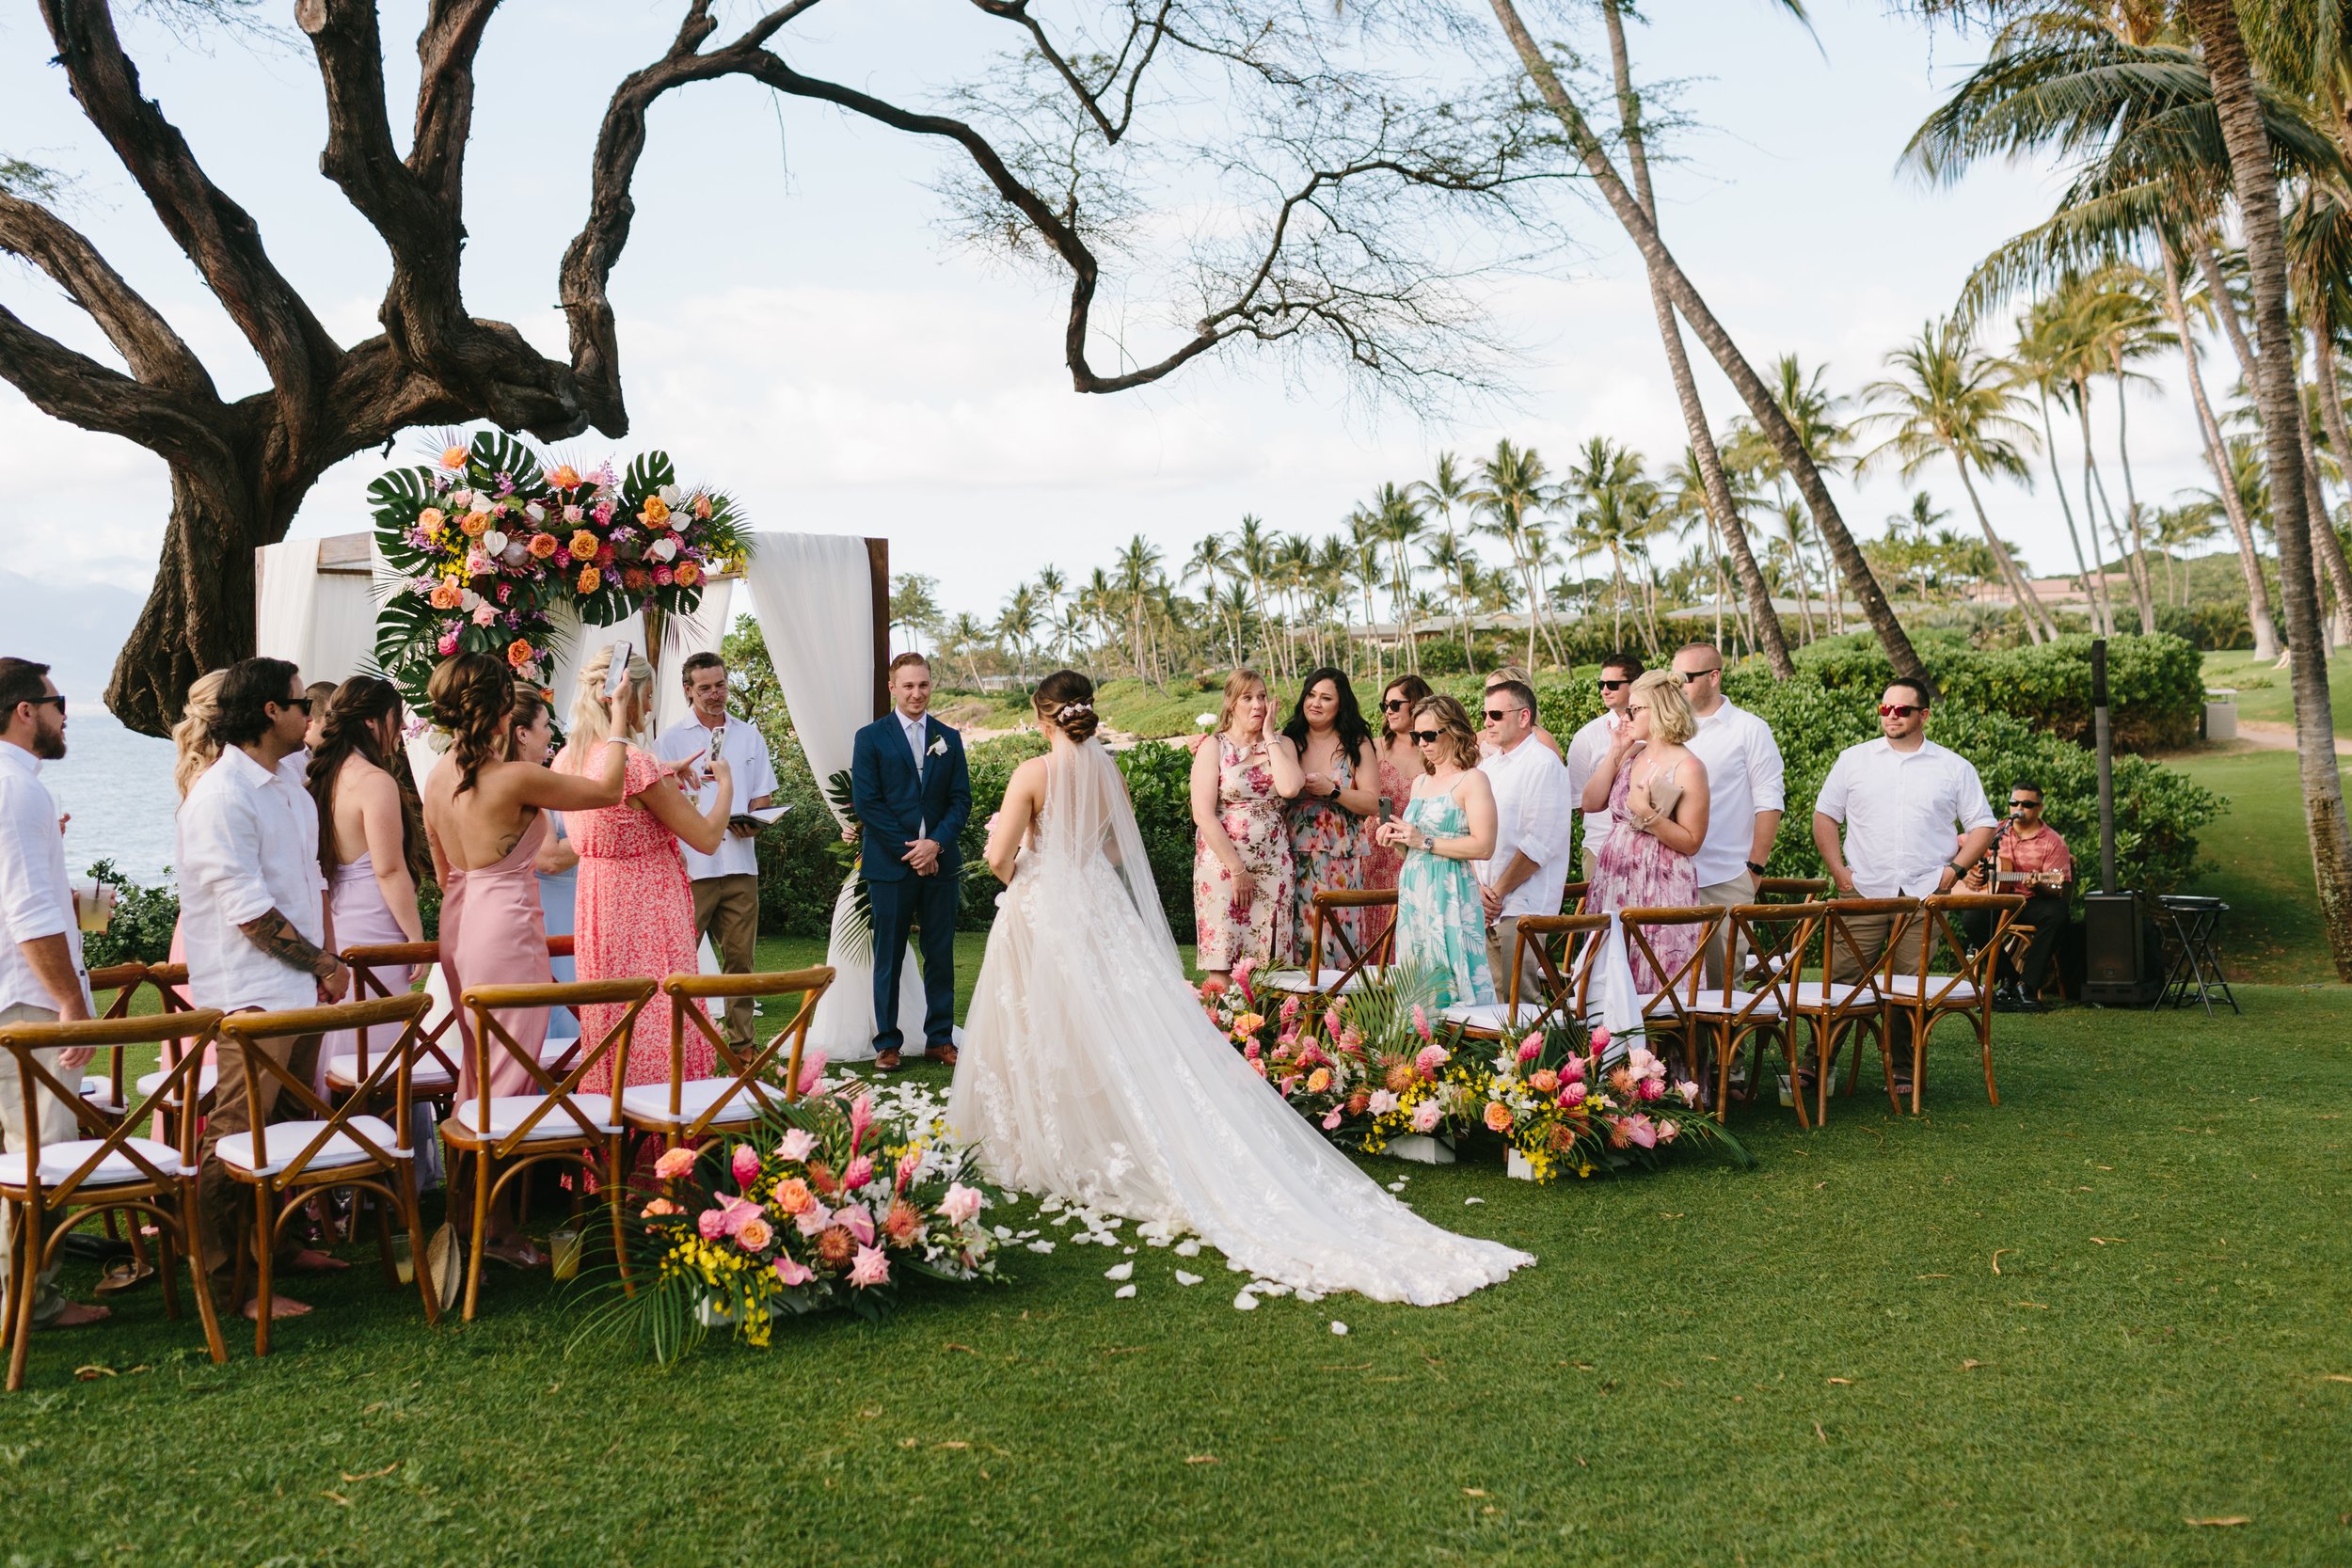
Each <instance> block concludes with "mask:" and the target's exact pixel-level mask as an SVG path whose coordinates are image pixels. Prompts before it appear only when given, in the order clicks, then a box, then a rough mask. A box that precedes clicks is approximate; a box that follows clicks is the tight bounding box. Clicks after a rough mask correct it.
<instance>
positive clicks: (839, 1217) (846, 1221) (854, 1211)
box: [833, 1203, 874, 1246]
mask: <svg viewBox="0 0 2352 1568" xmlns="http://www.w3.org/2000/svg"><path fill="white" fill-rule="evenodd" d="M833 1220H834V1224H835V1225H837V1226H839V1227H841V1228H842V1229H844V1230H847V1231H848V1232H849V1233H850V1235H852V1236H855V1237H856V1238H857V1239H858V1241H859V1243H861V1244H864V1245H866V1246H871V1245H872V1244H873V1242H874V1216H873V1215H872V1214H870V1213H868V1212H866V1205H864V1204H863V1203H852V1204H850V1205H849V1206H847V1207H846V1208H841V1209H836V1210H834V1212H833Z"/></svg>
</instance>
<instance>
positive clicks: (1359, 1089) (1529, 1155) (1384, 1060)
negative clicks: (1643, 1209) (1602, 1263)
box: [1200, 963, 1755, 1181]
mask: <svg viewBox="0 0 2352 1568" xmlns="http://www.w3.org/2000/svg"><path fill="white" fill-rule="evenodd" d="M1436 993H1437V987H1436V983H1435V979H1434V977H1433V976H1431V975H1428V974H1421V973H1417V972H1414V971H1411V970H1407V969H1403V968H1399V969H1394V970H1391V971H1390V973H1389V974H1388V975H1387V976H1386V977H1385V978H1383V979H1381V980H1378V981H1375V982H1371V983H1368V984H1365V985H1362V986H1360V987H1359V989H1358V990H1355V991H1354V992H1353V993H1351V994H1350V995H1348V996H1347V997H1345V998H1343V999H1341V1000H1339V1001H1336V1002H1329V1003H1327V1004H1326V1005H1325V1006H1324V1007H1323V1009H1322V1011H1321V1012H1320V1013H1316V1012H1314V1011H1313V1010H1311V1007H1310V1006H1309V1003H1308V1001H1307V999H1305V998H1303V997H1300V996H1298V995H1296V994H1283V995H1279V996H1277V995H1275V994H1272V993H1262V992H1260V991H1259V990H1257V989H1256V988H1255V986H1254V985H1252V983H1251V980H1250V970H1249V966H1248V964H1246V963H1245V964H1242V965H1240V966H1237V967H1236V968H1235V970H1234V972H1233V979H1232V984H1230V985H1228V986H1223V987H1219V986H1215V985H1208V984H1204V985H1203V986H1202V987H1201V988H1200V1002H1201V1006H1202V1008H1203V1010H1205V1011H1206V1012H1207V1014H1208V1016H1209V1019H1210V1021H1211V1022H1213V1023H1215V1024H1216V1027H1217V1029H1218V1031H1219V1032H1220V1033H1222V1034H1223V1035H1224V1036H1225V1037H1227V1038H1228V1039H1230V1040H1232V1042H1233V1045H1234V1048H1235V1049H1236V1050H1238V1051H1239V1052H1240V1053H1241V1054H1242V1058H1243V1059H1244V1060H1245V1061H1247V1062H1248V1064H1249V1067H1250V1069H1251V1070H1252V1071H1254V1072H1256V1073H1257V1074H1258V1076H1260V1077H1261V1078H1263V1079H1264V1080H1265V1081H1266V1083H1267V1085H1269V1086H1271V1087H1272V1088H1273V1089H1274V1091H1275V1092H1276V1093H1277V1094H1279V1095H1280V1096H1281V1097H1282V1098H1283V1099H1284V1100H1285V1101H1288V1102H1289V1103H1290V1104H1291V1106H1292V1107H1293V1108H1294V1109H1295V1110H1296V1111H1297V1112H1298V1113H1299V1114H1300V1115H1301V1116H1304V1117H1307V1118H1308V1119H1309V1120H1311V1121H1312V1122H1314V1123H1315V1125H1316V1126H1317V1127H1319V1128H1321V1129H1322V1130H1323V1132H1324V1134H1325V1135H1326V1136H1327V1137H1328V1138H1330V1139H1331V1141H1332V1142H1334V1143H1336V1144H1338V1145H1340V1146H1341V1147H1342V1148H1352V1149H1356V1150H1358V1151H1359V1152H1362V1153H1367V1154H1377V1153H1381V1152H1384V1151H1386V1150H1387V1149H1388V1148H1390V1146H1391V1144H1392V1143H1393V1142H1394V1141H1395V1140H1397V1139H1399V1138H1402V1137H1406V1136H1408V1135H1412V1134H1420V1135H1422V1136H1427V1137H1436V1138H1442V1139H1445V1140H1447V1141H1449V1142H1452V1141H1454V1140H1457V1139H1460V1138H1462V1137H1464V1136H1465V1135H1468V1134H1470V1133H1473V1132H1478V1131H1482V1130H1483V1131H1484V1132H1488V1133H1492V1134H1494V1135H1496V1136H1498V1137H1500V1138H1502V1140H1503V1141H1504V1143H1505V1144H1506V1145H1507V1146H1508V1147H1509V1148H1510V1149H1511V1151H1512V1153H1513V1154H1514V1155H1515V1156H1516V1157H1517V1164H1515V1169H1516V1170H1518V1172H1519V1173H1520V1174H1524V1175H1526V1176H1527V1177H1528V1178H1529V1179H1531V1180H1535V1181H1549V1180H1552V1179H1553V1178H1554V1177H1555V1176H1557V1175H1559V1174H1560V1173H1561V1172H1562V1171H1572V1172H1574V1173H1575V1174H1576V1175H1578V1176H1580V1177H1585V1176H1593V1175H1596V1174H1598V1173H1600V1172H1603V1171H1611V1170H1617V1169H1622V1168H1626V1167H1629V1166H1636V1165H1655V1164H1661V1163H1662V1162H1663V1161H1664V1160H1665V1159H1667V1158H1669V1157H1671V1156H1673V1155H1674V1154H1676V1153H1677V1152H1679V1151H1684V1150H1710V1151H1720V1152H1723V1153H1724V1154H1726V1155H1728V1156H1730V1157H1731V1158H1732V1159H1734V1160H1736V1161H1738V1162H1739V1163H1740V1164H1748V1165H1752V1164H1755V1161H1754V1159H1753V1158H1752V1157H1751V1156H1750V1155H1749V1154H1748V1152H1747V1150H1746V1149H1744V1148H1741V1147H1740V1144H1739V1142H1738V1140H1736V1139H1734V1138H1733V1137H1732V1136H1731V1135H1730V1134H1729V1133H1727V1132H1724V1129H1723V1128H1722V1127H1721V1126H1720V1125H1718V1124H1717V1123H1715V1122H1714V1121H1712V1120H1709V1119H1708V1117H1706V1116H1705V1115H1704V1114H1703V1113H1702V1112H1700V1111H1699V1109H1698V1107H1697V1100H1698V1087H1697V1085H1694V1084H1688V1083H1684V1084H1672V1085H1670V1084H1668V1083H1667V1082H1666V1069H1665V1065H1664V1063H1662V1062H1661V1061H1660V1060H1659V1058H1658V1057H1657V1056H1656V1055H1654V1054H1652V1053H1650V1052H1649V1051H1648V1050H1646V1049H1645V1048H1644V1047H1643V1046H1642V1045H1641V1044H1640V1043H1639V1042H1638V1041H1614V1042H1613V1040H1612V1038H1611V1037H1610V1034H1609V1032H1608V1030H1606V1029H1603V1028H1599V1027H1597V1026H1594V1027H1587V1026H1586V1025H1584V1024H1581V1023H1575V1024H1569V1025H1565V1026H1555V1027H1553V1028H1551V1029H1549V1030H1546V1031H1541V1032H1533V1033H1530V1034H1529V1035H1528V1036H1527V1037H1526V1038H1524V1039H1523V1040H1521V1041H1519V1042H1518V1044H1517V1045H1510V1044H1507V1043H1506V1044H1504V1045H1502V1046H1500V1047H1490V1046H1489V1044H1488V1043H1486V1042H1482V1041H1475V1040H1471V1039H1470V1038H1469V1037H1467V1036H1466V1035H1465V1033H1464V1032H1463V1031H1462V1029H1461V1028H1460V1027H1459V1026H1457V1025H1452V1024H1444V1025H1439V1024H1438V1023H1436V1022H1433V1017H1434V1010H1435V1009H1434V1001H1435V997H1436ZM1613 1044H1614V1045H1618V1046H1622V1047H1624V1050H1623V1052H1622V1053H1621V1054H1622V1060H1616V1061H1614V1062H1613V1051H1612V1047H1613ZM1489 1050H1492V1052H1493V1054H1492V1055H1491V1056H1489V1055H1488V1052H1489Z"/></svg>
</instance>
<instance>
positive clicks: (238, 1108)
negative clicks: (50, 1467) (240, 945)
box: [196, 1035, 322, 1311]
mask: <svg viewBox="0 0 2352 1568" xmlns="http://www.w3.org/2000/svg"><path fill="white" fill-rule="evenodd" d="M321 1038H322V1037H321V1036H318V1035H284V1036H280V1037H278V1038H277V1039H268V1040H257V1041H255V1042H254V1044H255V1047H256V1048H257V1049H259V1050H260V1051H261V1052H262V1053H263V1054H264V1055H266V1056H268V1057H269V1058H270V1059H271V1060H272V1061H275V1062H277V1063H278V1065H279V1066H280V1067H283V1068H285V1069H288V1070H289V1071H290V1072H292V1073H293V1075H294V1077H296V1078H298V1079H301V1080H302V1081H304V1082H305V1083H309V1082H310V1081H312V1080H314V1079H315V1078H316V1077H317V1076H318V1059H319V1041H320V1039H321ZM244 1054H245V1048H244V1047H243V1046H240V1045H232V1044H230V1042H229V1041H228V1040H226V1039H223V1040H222V1041H221V1042H220V1044H219V1045H218V1046H217V1047H215V1051H214V1061H215V1070H216V1071H217V1073H218V1075H219V1086H218V1087H217V1088H215V1090H214V1091H213V1108H212V1111H211V1112H210V1114H208V1115H207V1116H206V1117H205V1118H204V1137H203V1140H202V1142H201V1143H200V1144H199V1153H198V1156H197V1164H198V1169H197V1178H196V1203H197V1224H198V1225H199V1227H201V1228H202V1229H203V1230H204V1232H205V1235H204V1238H203V1242H204V1257H205V1261H206V1264H207V1265H208V1267H209V1269H210V1272H211V1275H212V1279H213V1299H214V1300H215V1301H216V1302H222V1301H228V1293H229V1281H230V1271H231V1269H232V1268H233V1266H234V1264H235V1261H236V1257H237V1252H238V1249H240V1248H241V1247H242V1246H243V1245H244V1243H242V1242H241V1241H240V1240H239V1238H240V1237H243V1236H245V1235H246V1233H247V1232H249V1231H250V1230H251V1228H252V1227H253V1191H252V1188H251V1186H250V1185H249V1184H247V1183H246V1182H242V1181H235V1180H230V1176H229V1173H228V1171H227V1170H226V1169H224V1168H223V1167H222V1165H221V1163H220V1156H219V1154H218V1153H217V1152H216V1150H217V1148H218V1147H219V1144H220V1140H221V1139H223V1138H225V1137H227V1136H228V1135H229V1134H230V1133H231V1132H251V1131H253V1125H254V1123H255V1122H257V1121H258V1122H262V1123H267V1122H270V1121H273V1120H291V1121H308V1120H310V1119H311V1118H310V1107H309V1106H307V1105H305V1104H303V1103H302V1101H299V1100H296V1101H294V1102H293V1104H292V1107H291V1111H292V1113H293V1114H291V1115H288V1116H284V1117H278V1116H274V1115H273V1114H272V1113H273V1112H275V1111H277V1110H278V1080H277V1079H276V1078H274V1077H272V1076H271V1075H270V1072H269V1069H266V1068H262V1067H260V1066H258V1065H257V1066H256V1067H255V1069H254V1071H253V1077H254V1080H255V1083H254V1087H255V1090H256V1092H257V1093H258V1094H259V1095H260V1103H259V1104H248V1103H247V1102H246V1092H245V1061H244ZM299 1151H300V1146H299V1145H298V1144H291V1143H290V1144H288V1145H287V1146H286V1148H285V1152H284V1154H283V1155H281V1154H280V1153H279V1152H278V1148H277V1146H276V1145H275V1144H272V1145H271V1146H270V1158H271V1160H272V1161H273V1162H275V1161H279V1160H282V1159H284V1158H286V1157H288V1156H291V1155H294V1154H295V1153H298V1152H299ZM300 1250H301V1248H300V1246H299V1245H298V1244H297V1243H295V1241H294V1234H293V1230H292V1227H288V1229H287V1230H285V1231H283V1232H281V1233H280V1238H279V1240H278V1249H277V1251H278V1261H280V1262H284V1261H286V1260H288V1259H291V1258H292V1257H293V1255H294V1253H296V1252H298V1251H300ZM228 1305H229V1309H230V1311H235V1310H236V1309H237V1308H239V1307H242V1306H244V1305H245V1304H244V1303H242V1302H233V1301H231V1302H228Z"/></svg>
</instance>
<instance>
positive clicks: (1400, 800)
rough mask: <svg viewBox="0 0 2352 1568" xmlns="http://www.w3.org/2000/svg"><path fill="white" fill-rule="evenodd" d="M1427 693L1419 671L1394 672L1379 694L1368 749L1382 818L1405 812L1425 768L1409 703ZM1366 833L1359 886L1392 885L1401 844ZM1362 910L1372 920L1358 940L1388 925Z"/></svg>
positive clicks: (1381, 916)
mask: <svg viewBox="0 0 2352 1568" xmlns="http://www.w3.org/2000/svg"><path fill="white" fill-rule="evenodd" d="M1429 691H1430V687H1429V683H1428V682H1427V681H1425V680H1422V678H1421V677H1420V676H1419V675H1399V676H1397V677H1396V679H1394V680H1392V681H1391V682H1390V683H1389V685H1388V689H1386V690H1384V691H1382V692H1381V693H1380V717H1379V718H1378V719H1377V720H1376V721H1375V723H1374V732H1373V736H1372V749H1373V751H1374V752H1375V753H1377V755H1378V756H1379V758H1380V815H1379V820H1380V821H1382V822H1388V821H1393V820H1395V819H1396V818H1398V817H1401V816H1404V815H1405V802H1406V801H1407V800H1411V799H1412V798H1413V781H1414V780H1415V779H1418V778H1420V777H1421V776H1422V774H1424V773H1426V772H1428V771H1429V769H1428V768H1427V767H1425V766H1424V765H1423V764H1422V760H1421V748H1419V747H1417V746H1415V745H1414V744H1413V705H1414V704H1415V703H1418V702H1420V701H1421V700H1422V698H1423V697H1426V696H1428V695H1429ZM1370 836H1371V838H1372V852H1371V854H1369V855H1368V856H1366V857H1365V860H1364V886H1366V887H1368V888H1374V887H1384V888H1392V887H1394V886H1396V879H1397V878H1398V876H1399V875H1400V874H1402V873H1403V871H1404V870H1405V851H1404V849H1403V848H1402V847H1400V846H1397V845H1393V844H1383V843H1381V842H1380V835H1379V834H1378V833H1376V832H1375V833H1373V834H1371V835H1370ZM1365 912H1366V913H1367V914H1368V915H1370V916H1371V917H1372V918H1370V919H1368V920H1366V921H1365V922H1364V930H1363V939H1364V941H1366V942H1371V941H1373V940H1374V939H1375V938H1376V937H1378V936H1379V935H1380V933H1381V932H1382V931H1384V930H1386V929H1388V926H1389V917H1388V914H1387V912H1386V911H1379V910H1368V911H1365Z"/></svg>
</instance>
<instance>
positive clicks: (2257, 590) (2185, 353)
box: [2157, 238, 2279, 658]
mask: <svg viewBox="0 0 2352 1568" xmlns="http://www.w3.org/2000/svg"><path fill="white" fill-rule="evenodd" d="M2157 249H2158V250H2159V251H2161V252H2162V254H2163V258H2164V308H2165V310H2166V312H2167V313H2168V314H2169V315H2170V316H2171V318H2172V330H2173V331H2174V332H2176V333H2178V334H2179V335H2180V339H2181V358H2182V361H2183V363H2184V364H2185V366H2186V368H2187V372H2188V397H2189V402H2190V403H2192V404H2195V405H2196V408H2197V425H2198V429H2199V431H2200V432H2201V434H2202V435H2203V436H2204V440H2205V464H2206V467H2210V468H2211V469H2212V470H2213V488H2214V494H2216V495H2217V496H2219V497H2220V498H2221V510H2222V512H2223V514H2224V515H2226V516H2227V517H2228V518H2229V520H2230V537H2231V538H2232V539H2233V540H2234V541H2235V542H2236V544H2237V563H2238V571H2239V573H2240V574H2241V575H2242V576H2243V577H2244V578H2245V579H2246V618H2247V620H2248V621H2249V623H2250V624H2251V625H2252V626H2253V630H2254V657H2257V658H2277V657H2279V629H2278V625H2277V623H2276V622H2275V621H2273V620H2272V618H2271V614H2270V585H2269V583H2268V582H2267V581H2266V580H2265V578H2264V577H2263V558H2262V551H2261V550H2260V548H2258V547H2257V546H2256V545H2255V543H2254V524H2253V520H2252V519H2251V518H2249V516H2247V515H2246V498H2245V497H2243V496H2241V495H2239V494H2238V490H2237V484H2236V482H2235V481H2234V480H2233V478H2232V477H2231V474H2230V452H2229V448H2228V447H2227V446H2226V445H2225V444H2224V443H2223V441H2222V439H2221V423H2220V421H2219V420H2217V419H2215V418H2214V413H2213V404H2212V402H2211V401H2210V400H2209V399H2207V397H2206V396H2205V376H2204V372H2203V371H2202V370H2201V369H2200V368H2199V365H2198V360H2197V340H2196V337H2195V335H2194V334H2193V333H2192V332H2191V331H2190V329H2189V322H2188V305H2187V302H2186V301H2185V299H2184V297H2183V295H2182V293H2181V262H2180V258H2179V257H2178V256H2176V255H2175V254H2174V253H2173V249H2172V243H2171V241H2170V240H2169V238H2160V239H2159V240H2158V242H2157ZM2167 559H2168V560H2169V557H2168V558H2167Z"/></svg>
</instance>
